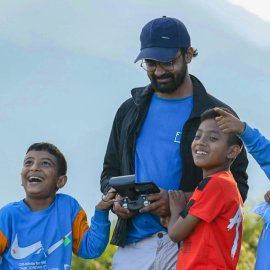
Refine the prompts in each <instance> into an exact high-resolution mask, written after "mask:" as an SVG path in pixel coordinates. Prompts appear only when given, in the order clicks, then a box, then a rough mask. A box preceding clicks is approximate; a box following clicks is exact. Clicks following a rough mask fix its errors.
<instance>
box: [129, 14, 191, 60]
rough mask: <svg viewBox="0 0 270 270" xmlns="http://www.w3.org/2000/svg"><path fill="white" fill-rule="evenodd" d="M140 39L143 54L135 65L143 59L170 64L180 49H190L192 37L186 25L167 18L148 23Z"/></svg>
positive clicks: (141, 53) (140, 54)
mask: <svg viewBox="0 0 270 270" xmlns="http://www.w3.org/2000/svg"><path fill="white" fill-rule="evenodd" d="M140 39H141V52H140V53H139V55H138V56H137V58H136V60H135V61H134V62H135V63H136V62H137V61H139V60H141V59H152V60H156V61H160V62H168V61H171V60H172V59H173V58H174V57H175V56H176V54H177V52H178V51H179V49H180V48H189V47H190V37H189V34H188V31H187V28H186V27H185V25H184V24H183V23H182V22H181V21H179V20H177V19H175V18H169V17H166V16H163V17H162V18H157V19H154V20H152V21H150V22H149V23H147V24H146V25H145V26H144V27H143V29H142V32H141V36H140Z"/></svg>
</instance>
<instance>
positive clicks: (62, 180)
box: [56, 175, 67, 189]
mask: <svg viewBox="0 0 270 270" xmlns="http://www.w3.org/2000/svg"><path fill="white" fill-rule="evenodd" d="M66 182H67V176H66V175H61V176H59V177H58V180H57V184H56V185H57V188H58V189H59V188H62V187H63V186H64V185H65V184H66Z"/></svg>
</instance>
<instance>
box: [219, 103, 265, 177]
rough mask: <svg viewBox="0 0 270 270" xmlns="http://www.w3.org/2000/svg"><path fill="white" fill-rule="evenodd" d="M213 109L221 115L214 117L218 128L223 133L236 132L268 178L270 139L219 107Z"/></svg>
mask: <svg viewBox="0 0 270 270" xmlns="http://www.w3.org/2000/svg"><path fill="white" fill-rule="evenodd" d="M215 111H216V112H218V113H219V114H220V115H221V116H220V117H217V118H216V120H217V124H218V125H219V127H220V129H221V130H222V131H223V132H224V133H230V132H236V133H237V134H238V135H239V137H240V138H241V140H242V141H243V143H244V144H245V146H246V148H247V151H248V152H249V153H250V154H251V155H252V156H253V158H254V159H255V160H256V161H257V162H258V164H259V165H260V167H261V168H262V170H263V171H264V172H265V174H266V176H267V177H268V179H270V141H269V140H268V139H267V138H265V137H264V136H263V135H262V134H261V133H260V132H259V130H257V129H253V128H251V127H249V126H248V125H247V124H246V123H244V122H241V121H240V120H239V119H237V118H236V117H234V116H233V115H231V114H230V113H228V112H225V111H223V110H222V109H219V108H215Z"/></svg>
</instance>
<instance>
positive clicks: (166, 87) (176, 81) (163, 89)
mask: <svg viewBox="0 0 270 270" xmlns="http://www.w3.org/2000/svg"><path fill="white" fill-rule="evenodd" d="M186 72H187V64H186V63H183V67H182V69H181V70H180V71H179V73H178V74H177V75H178V76H177V75H176V76H177V77H174V74H173V73H169V72H168V73H165V74H164V75H162V76H160V77H157V76H156V75H154V74H153V75H152V76H151V78H150V80H151V85H152V87H153V89H154V90H155V91H156V92H160V93H164V94H169V93H173V92H174V91H176V90H177V89H178V87H179V86H181V85H182V84H183V83H184V80H185V77H186ZM166 78H170V79H171V82H169V83H166V84H160V83H158V82H157V79H166Z"/></svg>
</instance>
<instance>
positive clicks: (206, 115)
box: [200, 107, 243, 147]
mask: <svg viewBox="0 0 270 270" xmlns="http://www.w3.org/2000/svg"><path fill="white" fill-rule="evenodd" d="M219 108H220V109H222V110H224V111H226V112H228V113H230V114H232V115H233V116H235V117H236V118H238V119H239V117H238V116H237V114H236V113H235V112H233V111H232V110H230V109H228V108H223V107H219ZM218 116H220V114H219V113H218V112H216V111H215V110H214V109H208V110H206V111H204V112H203V113H202V114H201V117H200V123H202V122H203V121H205V120H207V119H215V118H216V117H218ZM228 135H229V136H228V142H227V143H228V145H229V146H231V145H234V144H238V145H239V146H240V147H242V145H243V142H242V140H241V139H240V138H239V137H238V136H237V134H236V133H229V134H228Z"/></svg>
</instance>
